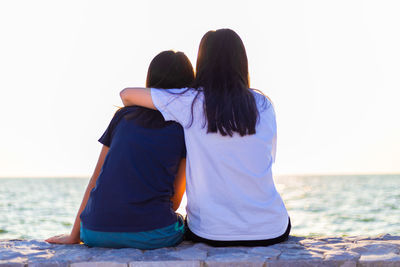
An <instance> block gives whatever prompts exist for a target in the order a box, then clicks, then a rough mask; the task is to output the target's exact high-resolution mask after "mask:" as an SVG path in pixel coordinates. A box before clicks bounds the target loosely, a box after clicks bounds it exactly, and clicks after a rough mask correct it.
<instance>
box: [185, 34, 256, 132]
mask: <svg viewBox="0 0 400 267" xmlns="http://www.w3.org/2000/svg"><path fill="white" fill-rule="evenodd" d="M192 87H193V88H194V89H196V90H198V91H199V92H200V91H203V92H204V106H203V108H204V114H205V115H206V118H207V133H220V134H221V135H223V136H226V135H229V136H232V135H233V133H234V132H237V133H239V134H240V136H244V135H251V134H255V132H256V124H257V121H258V117H259V112H258V109H257V105H256V100H255V98H254V95H253V93H252V90H250V88H249V87H250V81H249V70H248V62H247V55H246V50H245V47H244V45H243V42H242V40H241V39H240V37H239V35H237V34H236V33H235V32H234V31H233V30H230V29H220V30H217V31H209V32H207V33H206V34H205V35H204V36H203V38H202V39H201V42H200V46H199V52H198V55H197V63H196V78H195V80H194V82H193V84H192ZM199 92H198V93H197V95H196V98H195V99H194V101H193V103H192V119H193V106H194V102H195V101H196V99H197V97H198V95H199Z"/></svg>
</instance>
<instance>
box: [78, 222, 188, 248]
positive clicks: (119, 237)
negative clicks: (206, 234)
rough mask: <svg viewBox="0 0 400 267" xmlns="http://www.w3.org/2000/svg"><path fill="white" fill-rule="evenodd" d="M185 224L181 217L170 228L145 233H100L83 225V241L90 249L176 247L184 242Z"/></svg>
mask: <svg viewBox="0 0 400 267" xmlns="http://www.w3.org/2000/svg"><path fill="white" fill-rule="evenodd" d="M184 233H185V224H184V222H183V219H182V217H181V216H178V221H177V222H176V223H174V224H171V225H169V226H166V227H163V228H159V229H155V230H151V231H145V232H100V231H92V230H89V229H85V228H83V227H82V224H81V236H80V237H81V241H82V242H83V243H85V244H86V245H88V246H89V247H105V248H137V249H156V248H162V247H172V246H176V245H178V244H179V243H181V242H182V240H183V235H184Z"/></svg>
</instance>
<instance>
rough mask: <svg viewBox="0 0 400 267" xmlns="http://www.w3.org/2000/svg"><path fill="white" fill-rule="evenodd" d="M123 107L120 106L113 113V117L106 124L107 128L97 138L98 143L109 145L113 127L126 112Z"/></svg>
mask: <svg viewBox="0 0 400 267" xmlns="http://www.w3.org/2000/svg"><path fill="white" fill-rule="evenodd" d="M125 109H126V108H122V109H120V110H118V111H117V112H116V113H115V114H114V117H113V118H112V120H111V122H110V124H109V125H108V127H107V129H106V130H105V132H104V133H103V135H102V136H101V137H100V139H99V142H100V143H102V144H103V145H105V146H107V147H110V146H111V141H112V138H113V136H114V131H115V128H116V127H117V125H118V123H119V121H120V120H121V118H122V117H123V116H124V115H125V114H126V110H125Z"/></svg>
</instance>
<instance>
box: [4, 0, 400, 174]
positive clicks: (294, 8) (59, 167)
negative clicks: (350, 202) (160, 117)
mask: <svg viewBox="0 0 400 267" xmlns="http://www.w3.org/2000/svg"><path fill="white" fill-rule="evenodd" d="M399 14H400V2H398V1H385V0H383V1H354V0H346V1H343V0H335V1H324V0H315V1H311V0H310V1H302V0H293V1H280V0H279V1H264V0H263V1H232V0H231V1H220V0H219V1H215V0H214V1H208V0H202V1H99V0H96V1H88V0H86V1H85V0H79V1H54V0H49V1H40V0H39V1H27V0H26V1H23V0H20V1H1V2H0V34H1V35H0V38H1V40H0V125H1V126H0V127H1V128H0V140H1V141H0V177H17V176H35V177H41V176H89V175H90V174H91V173H92V171H93V169H94V166H95V163H96V161H97V157H98V153H99V152H100V149H101V145H100V143H98V142H97V139H98V138H99V137H100V136H101V134H102V133H103V131H104V130H105V129H106V127H107V125H108V123H109V120H110V119H111V117H112V116H113V113H114V112H115V110H116V108H115V106H121V105H122V104H121V101H120V99H119V94H118V93H119V91H120V90H121V89H123V88H125V87H128V86H143V85H144V82H145V78H146V72H147V67H148V64H149V63H150V61H151V60H152V58H153V57H154V56H155V55H156V54H158V53H159V52H160V51H163V50H169V49H175V50H180V51H183V52H185V53H186V54H187V55H188V56H189V58H190V59H191V60H192V63H193V65H195V63H196V54H197V48H198V44H199V41H200V39H201V37H202V36H203V34H204V33H206V32H207V31H208V30H212V29H219V28H231V29H233V30H235V31H236V32H237V33H238V34H239V35H240V36H241V37H242V39H243V42H244V44H245V46H246V49H247V54H248V58H249V66H250V78H251V86H252V87H253V88H258V89H260V90H262V91H263V92H264V93H265V94H267V95H268V96H269V97H270V98H271V99H272V100H273V102H274V105H275V109H276V114H277V123H278V152H277V160H276V164H275V166H274V171H275V173H277V174H320V173H322V174H326V173H335V174H336V173H339V174H340V173H395V172H397V173H398V172H400V123H399V121H400V120H399V118H398V117H399V115H400V104H399V103H398V102H399V101H400V79H399V76H400V49H399V47H400V34H399V28H400V16H399Z"/></svg>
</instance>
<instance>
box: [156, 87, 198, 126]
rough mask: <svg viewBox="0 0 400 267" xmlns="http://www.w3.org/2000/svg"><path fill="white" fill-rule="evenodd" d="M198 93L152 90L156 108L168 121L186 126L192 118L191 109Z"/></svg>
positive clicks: (181, 90) (180, 90) (177, 90)
mask: <svg viewBox="0 0 400 267" xmlns="http://www.w3.org/2000/svg"><path fill="white" fill-rule="evenodd" d="M196 93H197V91H195V90H194V89H188V88H182V89H156V88H151V98H152V100H153V104H154V106H155V107H156V108H157V109H158V111H160V112H161V114H162V115H163V117H164V119H165V120H166V121H176V122H178V123H180V124H181V125H182V126H184V127H185V126H186V125H187V124H188V123H189V121H190V118H191V107H192V102H193V99H194V97H195V96H196Z"/></svg>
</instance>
